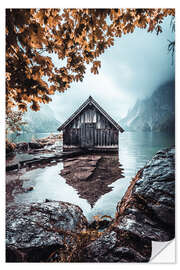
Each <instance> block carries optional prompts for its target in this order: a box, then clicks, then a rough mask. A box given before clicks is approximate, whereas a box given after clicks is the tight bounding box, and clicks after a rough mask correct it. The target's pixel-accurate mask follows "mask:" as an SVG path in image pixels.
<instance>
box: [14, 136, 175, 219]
mask: <svg viewBox="0 0 180 270" xmlns="http://www.w3.org/2000/svg"><path fill="white" fill-rule="evenodd" d="M174 144H175V142H174V135H171V134H166V133H151V132H124V133H123V134H120V137H119V163H120V164H121V165H120V166H121V168H123V175H124V178H119V179H117V180H115V181H114V182H112V183H111V184H110V185H108V188H109V190H110V191H109V192H108V193H105V194H104V195H101V196H100V197H99V199H98V200H97V201H96V202H95V204H94V205H93V206H91V205H90V203H89V202H88V200H87V199H85V198H81V197H80V196H79V193H80V192H79V191H78V190H77V189H76V188H74V187H73V186H72V185H68V184H67V183H66V179H65V178H64V177H62V176H61V175H60V171H61V170H62V169H63V168H64V165H63V162H59V163H58V164H56V165H54V166H52V165H51V166H47V167H45V168H39V169H35V170H32V171H27V172H26V173H25V174H24V175H23V176H21V180H24V181H23V186H24V188H26V187H30V186H34V190H33V191H31V192H27V193H19V194H16V196H15V201H16V202H42V201H44V200H45V199H46V198H47V199H51V200H60V201H65V202H70V203H73V204H76V205H79V206H80V207H81V208H82V210H83V213H84V215H85V216H86V217H87V218H88V220H91V219H92V218H93V216H95V215H98V214H99V215H104V214H106V215H111V216H114V214H115V211H116V205H117V203H118V201H120V200H121V198H122V197H123V195H124V193H125V191H126V190H127V188H128V186H129V182H130V181H131V179H132V177H134V176H135V174H136V173H137V171H138V170H139V169H140V168H142V167H143V166H144V165H145V164H146V162H147V161H148V160H150V159H151V158H152V156H153V155H154V154H155V153H156V152H157V151H158V150H160V149H162V148H166V147H170V146H173V145H174ZM90 185H91V186H90V187H91V190H92V184H91V183H90ZM82 187H83V181H82Z"/></svg>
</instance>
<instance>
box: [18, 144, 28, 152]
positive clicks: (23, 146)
mask: <svg viewBox="0 0 180 270" xmlns="http://www.w3.org/2000/svg"><path fill="white" fill-rule="evenodd" d="M16 149H17V151H19V152H25V151H27V150H28V143H26V142H21V143H17V144H16Z"/></svg>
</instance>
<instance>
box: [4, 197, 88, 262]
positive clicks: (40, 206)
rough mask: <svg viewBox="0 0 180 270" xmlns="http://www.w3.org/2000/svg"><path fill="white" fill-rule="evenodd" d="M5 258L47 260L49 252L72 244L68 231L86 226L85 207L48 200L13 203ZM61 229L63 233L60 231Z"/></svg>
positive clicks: (7, 222)
mask: <svg viewBox="0 0 180 270" xmlns="http://www.w3.org/2000/svg"><path fill="white" fill-rule="evenodd" d="M6 219H7V220H6V256H7V257H6V261H7V262H16V261H28V262H40V261H47V259H48V257H49V255H50V254H51V253H52V252H54V251H56V250H57V249H59V248H60V247H61V248H62V247H63V246H64V244H65V243H64V237H65V236H66V240H65V242H66V244H67V243H69V244H70V243H71V238H72V237H71V236H69V235H66V233H67V232H69V231H70V232H79V231H81V230H83V229H86V227H87V220H86V218H85V217H84V215H83V213H82V210H81V209H80V208H79V207H78V206H76V205H73V204H70V203H65V202H59V201H46V202H43V203H28V204H11V205H9V206H8V207H7V211H6ZM58 230H60V232H58Z"/></svg>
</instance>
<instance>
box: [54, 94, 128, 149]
mask: <svg viewBox="0 0 180 270" xmlns="http://www.w3.org/2000/svg"><path fill="white" fill-rule="evenodd" d="M58 131H63V151H72V150H79V149H84V150H88V151H92V150H93V151H105V152H107V151H118V141H119V140H118V139H119V136H118V135H119V131H120V132H121V133H122V132H123V131H124V130H123V128H122V127H120V125H119V124H118V123H117V122H115V121H114V120H113V119H112V118H111V117H110V116H109V114H107V112H105V111H104V110H103V109H102V108H101V106H100V105H99V104H98V103H97V102H96V101H95V100H94V99H93V98H92V97H91V96H90V97H89V98H88V99H87V100H86V101H85V102H84V103H83V104H82V105H81V106H80V107H79V109H78V110H77V111H76V112H75V113H73V114H72V115H71V116H70V117H69V118H68V119H67V120H66V121H65V122H64V123H63V124H62V125H61V126H60V127H59V128H58Z"/></svg>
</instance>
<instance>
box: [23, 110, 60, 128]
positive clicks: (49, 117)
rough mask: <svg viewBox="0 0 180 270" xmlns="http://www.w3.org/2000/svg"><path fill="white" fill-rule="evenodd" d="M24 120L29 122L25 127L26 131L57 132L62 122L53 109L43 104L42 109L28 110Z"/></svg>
mask: <svg viewBox="0 0 180 270" xmlns="http://www.w3.org/2000/svg"><path fill="white" fill-rule="evenodd" d="M24 120H25V121H26V122H27V123H28V124H27V125H26V126H24V127H23V130H24V131H28V132H32V133H38V132H57V128H58V127H59V126H60V122H59V121H58V120H57V119H56V118H55V115H54V112H53V110H52V109H51V108H50V107H49V106H48V105H43V106H42V107H41V109H40V111H37V112H34V111H32V110H28V112H27V113H25V114H24Z"/></svg>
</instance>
